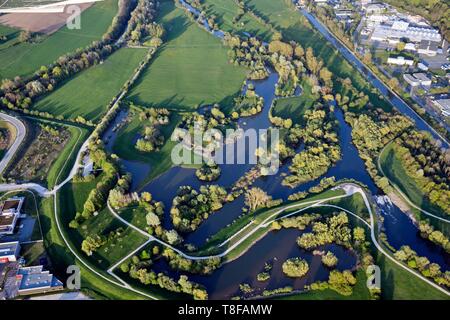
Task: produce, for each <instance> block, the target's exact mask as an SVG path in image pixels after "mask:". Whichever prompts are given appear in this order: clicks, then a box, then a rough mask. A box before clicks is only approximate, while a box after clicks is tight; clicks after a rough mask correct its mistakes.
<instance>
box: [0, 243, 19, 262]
mask: <svg viewBox="0 0 450 320" xmlns="http://www.w3.org/2000/svg"><path fill="white" fill-rule="evenodd" d="M19 254H20V244H19V242H18V241H14V242H3V243H0V263H8V262H14V261H17V259H18V258H19Z"/></svg>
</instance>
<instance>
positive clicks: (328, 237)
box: [297, 212, 352, 250]
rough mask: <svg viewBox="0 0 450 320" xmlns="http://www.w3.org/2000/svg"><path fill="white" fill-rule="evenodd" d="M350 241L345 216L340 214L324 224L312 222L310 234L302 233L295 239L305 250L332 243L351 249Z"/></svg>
mask: <svg viewBox="0 0 450 320" xmlns="http://www.w3.org/2000/svg"><path fill="white" fill-rule="evenodd" d="M351 239H352V234H351V229H350V228H349V226H348V217H347V214H346V213H345V212H340V213H338V214H336V213H335V214H333V216H331V217H329V218H327V220H326V222H320V221H316V222H313V225H312V232H307V233H303V234H302V235H301V236H300V237H298V238H297V244H298V245H299V246H300V247H301V248H303V249H306V250H312V249H314V248H316V247H318V246H321V245H325V244H330V243H334V242H335V243H337V244H339V245H343V246H345V247H347V248H351Z"/></svg>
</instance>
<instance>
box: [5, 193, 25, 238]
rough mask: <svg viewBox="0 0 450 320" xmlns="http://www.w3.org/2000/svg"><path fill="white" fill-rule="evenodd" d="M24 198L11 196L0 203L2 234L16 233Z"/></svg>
mask: <svg viewBox="0 0 450 320" xmlns="http://www.w3.org/2000/svg"><path fill="white" fill-rule="evenodd" d="M23 201H24V198H23V197H20V198H19V197H17V198H10V199H7V200H5V201H4V202H3V203H2V204H1V205H0V236H1V235H10V234H13V233H14V228H15V226H16V223H17V220H18V219H19V217H20V210H21V209H22V205H23Z"/></svg>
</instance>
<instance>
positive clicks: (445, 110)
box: [433, 99, 450, 117]
mask: <svg viewBox="0 0 450 320" xmlns="http://www.w3.org/2000/svg"><path fill="white" fill-rule="evenodd" d="M433 103H434V105H435V106H436V107H438V108H439V109H440V110H441V112H442V115H444V116H445V117H450V99H439V100H434V101H433Z"/></svg>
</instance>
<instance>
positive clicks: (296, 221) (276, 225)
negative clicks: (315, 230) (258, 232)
mask: <svg viewBox="0 0 450 320" xmlns="http://www.w3.org/2000/svg"><path fill="white" fill-rule="evenodd" d="M320 217H321V216H320V215H319V214H307V213H306V214H302V215H300V216H292V217H288V218H283V219H281V220H279V221H274V222H272V229H274V230H280V229H281V228H296V229H298V230H305V229H306V227H307V226H309V225H311V224H312V223H313V222H315V221H317V220H319V219H320Z"/></svg>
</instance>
